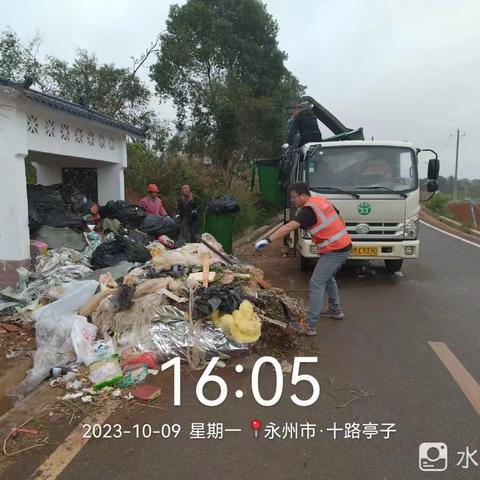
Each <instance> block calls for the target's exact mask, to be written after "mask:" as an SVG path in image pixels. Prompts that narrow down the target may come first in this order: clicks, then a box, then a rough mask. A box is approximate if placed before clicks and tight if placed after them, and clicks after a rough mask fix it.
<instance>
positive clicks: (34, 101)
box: [0, 78, 144, 288]
mask: <svg viewBox="0 0 480 480" xmlns="http://www.w3.org/2000/svg"><path fill="white" fill-rule="evenodd" d="M127 135H129V136H135V137H143V136H144V134H143V132H142V130H140V129H138V128H135V127H133V126H131V125H127V124H125V123H123V122H119V121H116V120H114V119H112V118H109V117H106V116H105V115H101V114H99V113H96V112H93V111H91V110H89V109H88V108H86V107H83V106H81V105H77V104H75V103H71V102H68V101H66V100H63V99H61V98H58V97H53V96H50V95H45V94H43V93H40V92H37V91H34V90H30V89H28V88H24V87H23V86H22V85H20V84H16V83H13V82H11V81H9V80H5V79H2V78H0V288H1V287H3V286H5V285H12V284H15V282H16V279H17V275H16V269H17V268H18V267H20V266H25V267H27V268H29V267H30V238H29V229H28V202H27V188H26V176H25V161H26V160H29V161H31V162H32V164H33V165H34V166H35V168H36V170H37V183H39V184H42V185H53V184H55V183H61V182H62V179H63V172H64V169H65V168H94V169H96V173H97V186H98V202H99V203H100V204H104V203H106V202H107V201H108V200H123V199H124V194H125V193H124V181H123V171H124V169H125V168H126V167H127V150H126V141H127Z"/></svg>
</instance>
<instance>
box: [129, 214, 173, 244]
mask: <svg viewBox="0 0 480 480" xmlns="http://www.w3.org/2000/svg"><path fill="white" fill-rule="evenodd" d="M139 229H140V230H141V231H142V232H145V233H146V234H148V235H152V236H154V237H159V236H160V235H166V236H167V237H169V238H171V239H172V240H175V239H176V238H178V236H179V234H180V229H179V227H178V225H177V223H176V222H175V220H174V219H173V218H172V217H159V216H156V215H147V216H146V217H145V218H144V220H143V222H142V224H141V225H140V227H139Z"/></svg>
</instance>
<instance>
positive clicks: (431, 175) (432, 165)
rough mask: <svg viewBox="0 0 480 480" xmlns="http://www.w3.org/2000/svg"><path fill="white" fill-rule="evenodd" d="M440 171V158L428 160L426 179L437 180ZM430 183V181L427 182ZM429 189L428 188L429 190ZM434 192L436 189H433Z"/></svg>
mask: <svg viewBox="0 0 480 480" xmlns="http://www.w3.org/2000/svg"><path fill="white" fill-rule="evenodd" d="M439 173H440V160H439V159H438V158H432V159H430V160H429V161H428V174H427V178H428V180H437V178H438V174H439ZM429 183H430V182H429ZM430 191H431V190H429V192H430ZM433 191H434V192H436V191H437V190H433Z"/></svg>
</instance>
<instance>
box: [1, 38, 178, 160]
mask: <svg viewBox="0 0 480 480" xmlns="http://www.w3.org/2000/svg"><path fill="white" fill-rule="evenodd" d="M157 43H158V41H155V42H154V43H153V44H152V45H151V46H150V47H149V48H148V49H147V50H146V51H145V53H144V54H143V55H142V56H141V57H140V58H139V59H133V66H132V68H131V69H128V68H120V67H117V66H115V65H114V64H101V63H100V62H99V61H98V59H97V57H96V55H95V54H94V53H89V52H88V51H86V50H78V52H77V54H76V56H75V58H74V60H73V62H72V63H68V62H66V61H64V60H61V59H59V58H56V57H53V56H47V58H46V61H45V62H44V63H41V62H40V61H38V60H37V52H38V48H39V46H40V38H39V37H38V36H37V37H35V38H34V39H33V40H32V41H30V42H28V43H24V42H22V41H21V40H20V38H19V37H18V36H17V35H16V33H15V32H12V31H10V30H6V31H4V32H2V33H1V34H0V75H1V76H3V77H6V78H9V79H11V80H15V81H19V82H21V81H23V79H24V78H25V77H26V76H30V77H32V78H33V79H34V81H35V86H37V87H38V88H39V89H40V90H41V91H42V92H44V93H48V94H51V95H56V96H59V97H62V98H65V99H67V100H70V101H72V102H75V103H80V104H83V105H85V106H86V107H88V108H90V109H92V110H95V111H97V112H100V113H103V114H105V115H108V116H111V117H114V118H116V119H119V120H123V121H125V122H129V123H132V124H133V125H137V126H139V127H140V128H144V129H145V130H146V132H147V136H148V140H149V142H148V143H149V146H150V147H151V148H153V149H154V150H157V151H163V150H164V149H165V148H166V144H167V141H168V137H169V129H168V127H167V125H166V124H165V123H164V122H161V121H160V120H159V118H158V116H157V115H156V114H155V112H154V111H153V109H152V108H151V99H152V93H151V92H150V90H149V89H148V87H147V86H146V85H145V84H144V82H142V81H141V80H140V79H139V77H138V76H137V74H136V73H137V71H138V69H139V67H140V66H141V65H142V64H143V63H144V61H145V60H146V58H147V57H148V56H149V55H150V54H151V53H152V52H154V51H155V50H156V46H157Z"/></svg>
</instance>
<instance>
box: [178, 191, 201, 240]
mask: <svg viewBox="0 0 480 480" xmlns="http://www.w3.org/2000/svg"><path fill="white" fill-rule="evenodd" d="M181 193H182V196H181V197H180V200H179V201H178V218H179V219H180V222H181V229H182V237H183V238H184V239H185V240H186V241H187V242H195V239H196V235H197V231H196V230H197V201H196V199H195V197H194V196H193V193H192V191H191V190H190V187H189V186H188V185H183V186H182V189H181Z"/></svg>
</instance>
